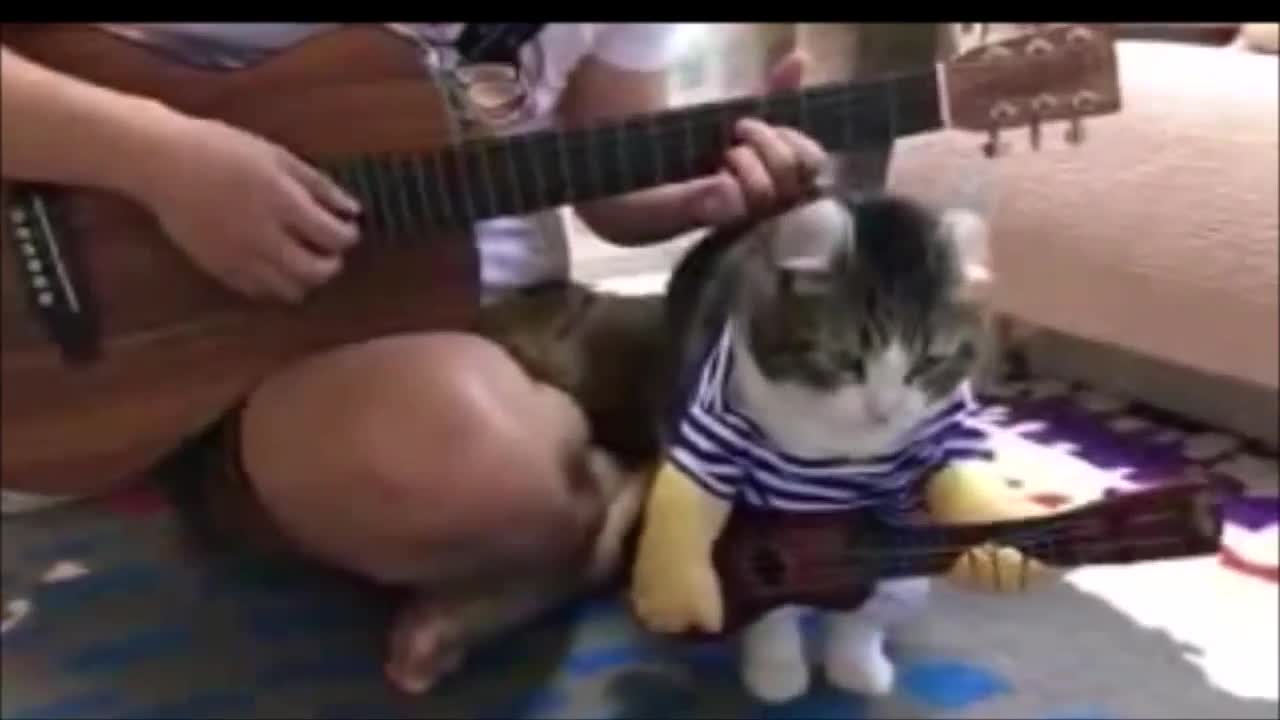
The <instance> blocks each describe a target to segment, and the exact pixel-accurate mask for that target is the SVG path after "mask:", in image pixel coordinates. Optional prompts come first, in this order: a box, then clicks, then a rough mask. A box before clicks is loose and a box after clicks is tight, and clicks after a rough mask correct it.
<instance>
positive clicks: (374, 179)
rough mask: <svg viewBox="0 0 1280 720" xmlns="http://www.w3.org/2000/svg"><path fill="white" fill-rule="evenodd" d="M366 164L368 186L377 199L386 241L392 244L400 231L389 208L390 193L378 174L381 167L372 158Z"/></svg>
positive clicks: (368, 158) (384, 180) (380, 174)
mask: <svg viewBox="0 0 1280 720" xmlns="http://www.w3.org/2000/svg"><path fill="white" fill-rule="evenodd" d="M366 162H367V163H368V166H369V180H370V183H369V185H370V187H371V188H373V194H374V195H375V196H376V198H377V205H378V212H379V213H381V214H382V221H383V224H384V225H385V226H386V229H387V237H386V239H387V241H389V242H392V243H394V242H396V241H398V240H399V238H400V236H401V234H402V229H401V228H399V227H397V223H396V214H395V211H394V210H393V209H392V207H391V197H390V195H391V191H390V190H389V189H388V183H387V182H386V178H385V177H383V176H382V173H381V172H380V168H381V166H380V165H378V163H377V162H376V161H375V160H374V158H373V157H372V156H369V157H367V159H366Z"/></svg>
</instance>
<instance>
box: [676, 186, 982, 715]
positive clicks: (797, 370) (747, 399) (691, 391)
mask: <svg viewBox="0 0 1280 720" xmlns="http://www.w3.org/2000/svg"><path fill="white" fill-rule="evenodd" d="M981 229H982V225H981V223H980V222H979V223H976V224H975V223H973V222H972V218H971V217H969V216H960V215H956V214H946V215H939V214H935V213H932V212H930V211H928V210H925V209H924V208H922V207H919V206H917V205H915V204H913V203H910V202H908V201H905V200H902V199H899V198H893V197H869V198H858V199H840V198H834V197H828V198H822V199H819V200H817V201H815V202H812V203H810V204H807V205H805V206H803V207H800V208H796V209H794V210H791V211H789V212H786V213H783V214H781V215H779V216H777V217H774V218H770V219H767V220H764V221H762V222H759V223H756V224H753V225H748V226H743V227H739V228H733V229H729V230H724V231H721V232H718V233H714V234H712V235H711V236H708V237H707V238H706V239H704V240H703V242H701V243H700V244H699V245H698V246H697V247H696V248H695V249H694V250H693V251H692V252H691V253H690V254H689V255H688V256H687V257H686V258H685V260H684V261H683V262H682V263H681V265H680V267H679V268H678V269H677V271H676V273H675V274H674V275H673V277H672V280H671V283H670V286H669V290H668V296H667V323H668V330H669V332H670V333H671V335H670V337H671V338H672V339H673V344H672V348H671V350H672V355H671V367H672V369H673V370H674V374H675V378H676V380H677V382H676V383H675V384H674V387H676V388H678V392H676V393H675V394H674V395H673V396H672V397H671V399H670V402H669V403H668V411H669V412H668V415H667V419H668V421H667V426H666V428H665V434H666V439H667V442H668V445H669V446H670V448H672V450H673V458H675V459H676V461H677V462H680V459H679V458H680V455H679V453H680V452H684V453H685V455H686V456H690V457H691V456H693V455H698V457H697V458H693V459H690V460H686V461H685V463H684V467H683V469H685V470H686V471H688V472H689V473H690V474H691V475H692V476H694V477H695V478H696V477H697V476H698V475H699V474H700V473H699V468H698V463H699V462H701V461H703V460H705V462H706V463H707V464H706V465H705V466H704V468H705V467H720V466H722V465H723V464H724V461H725V456H724V455H720V456H714V455H712V454H711V453H712V451H711V450H709V449H708V446H707V444H706V443H707V442H709V440H708V438H711V436H712V435H713V434H714V433H719V432H720V431H721V429H724V430H726V432H729V431H731V430H732V428H730V427H729V425H730V424H733V423H737V424H738V425H739V426H742V427H745V426H746V425H745V424H744V423H742V422H741V419H742V417H745V418H747V419H749V422H750V424H753V425H754V426H755V428H754V429H753V433H754V434H752V435H751V438H752V440H751V442H760V443H764V444H767V445H768V446H769V448H768V449H769V452H770V453H774V454H775V455H777V456H778V457H782V458H784V460H780V461H778V463H775V464H766V465H764V466H763V467H761V468H748V469H747V470H746V471H744V472H745V473H746V474H747V475H749V474H750V473H751V472H755V471H758V472H760V473H762V474H763V477H764V478H765V479H764V480H763V481H761V480H759V479H758V478H757V479H752V480H750V481H746V480H744V481H743V484H750V483H755V484H754V485H752V487H751V489H749V490H748V489H741V488H740V489H739V490H738V491H737V494H735V495H734V496H733V498H732V499H731V498H729V497H728V495H727V494H725V493H724V491H723V490H722V488H721V487H714V484H715V483H716V482H718V480H716V479H714V478H712V477H711V475H714V472H710V471H705V470H704V471H702V472H701V474H702V476H703V477H704V478H706V480H707V482H703V483H701V484H703V486H704V489H709V490H712V491H713V492H717V493H719V494H722V496H723V497H724V498H725V499H731V501H733V502H738V501H747V502H756V503H757V504H766V505H768V504H770V503H771V502H775V503H776V504H775V505H774V506H775V507H788V506H786V505H782V504H781V503H783V502H784V501H791V500H794V501H795V502H794V507H796V508H804V507H806V506H805V504H804V503H803V502H801V501H802V500H804V499H805V498H806V497H807V496H806V495H804V493H805V492H807V491H808V489H810V487H812V489H813V492H814V493H819V491H821V493H823V494H817V495H813V496H812V498H811V499H813V500H814V501H815V502H818V503H819V504H821V505H827V506H832V505H833V504H834V506H841V503H847V504H848V506H849V507H853V506H859V505H863V506H865V505H866V504H867V503H870V502H877V503H878V502H881V501H880V500H868V498H870V497H873V496H874V497H879V496H880V495H879V489H878V488H875V487H861V486H859V487H855V488H854V489H853V490H851V491H850V492H849V493H847V499H842V498H844V497H845V496H844V495H837V494H834V493H831V492H830V491H829V490H828V489H827V488H821V487H817V486H805V485H804V484H803V482H800V483H799V484H794V485H789V484H788V483H794V482H796V480H795V479H794V478H789V477H785V473H784V472H782V471H780V470H779V469H778V468H780V467H782V468H785V466H786V465H785V463H786V462H787V459H791V460H794V461H795V462H806V461H820V462H826V461H830V460H841V461H849V462H850V463H852V464H854V465H855V466H856V464H857V463H859V462H863V461H867V462H871V461H879V460H882V459H883V458H885V457H890V456H896V455H895V453H897V454H899V455H901V454H902V453H909V452H910V445H911V442H912V440H911V439H910V437H909V436H912V434H913V433H915V432H917V430H918V428H920V427H921V426H922V423H924V422H925V421H929V422H935V420H936V418H938V417H939V413H940V412H941V411H943V409H944V408H947V407H950V406H953V405H954V402H955V399H956V397H957V396H958V395H967V389H966V388H965V387H964V380H965V378H966V377H967V376H968V374H969V373H970V372H971V371H972V368H973V363H974V358H975V355H976V352H975V351H976V348H977V347H978V343H979V335H980V330H981V326H982V320H981V319H982V314H981V311H980V309H979V308H978V307H977V303H976V302H975V301H974V299H973V298H972V297H971V294H970V293H969V292H968V286H967V279H966V274H965V258H966V256H967V255H969V254H971V250H970V246H971V245H972V244H973V243H974V242H977V241H980V240H981V237H980V234H981ZM717 352H718V353H720V354H721V355H726V356H727V357H725V358H724V359H723V360H720V361H717V360H715V358H716V354H717ZM716 363H720V364H724V365H725V367H726V368H727V369H725V370H724V371H723V377H722V380H720V381H719V382H720V383H721V384H720V385H718V386H717V388H718V389H716V390H714V393H716V397H717V400H716V401H717V402H720V401H719V399H718V397H719V395H720V394H723V395H724V397H725V400H724V402H725V403H726V404H727V406H728V405H731V406H732V413H736V415H734V416H730V417H727V418H726V419H725V421H724V422H725V423H726V425H724V426H723V427H720V426H717V425H716V424H715V423H716V422H718V420H716V419H715V418H703V420H705V422H704V423H703V424H697V423H695V424H694V425H693V426H691V427H686V425H687V424H688V423H689V422H690V420H689V414H688V413H690V412H692V411H689V410H688V408H689V407H690V403H691V402H693V403H697V402H699V401H698V400H697V394H698V393H704V394H705V393H706V392H708V391H707V389H706V386H707V379H706V378H707V377H708V374H707V372H705V371H704V370H703V368H704V367H707V366H710V365H712V364H716ZM716 367H719V365H718V364H717V365H716ZM718 372H719V371H718ZM690 398H693V400H692V401H691V400H690ZM707 407H710V406H707ZM726 412H728V411H726ZM682 423H684V424H682ZM718 427H720V429H717V428H718ZM710 442H721V439H719V438H711V440H710ZM738 442H744V441H743V440H741V439H739V440H738ZM925 442H935V441H934V440H932V439H928V440H926V441H925ZM681 443H683V446H682V444H681ZM904 448H906V449H904ZM734 450H735V451H739V452H740V451H741V448H734ZM751 450H752V452H755V448H752V449H751ZM703 451H706V452H705V454H700V453H703ZM723 452H727V451H723ZM708 457H712V458H714V459H712V460H706V458H708ZM717 463H719V464H717ZM779 463H780V464H779ZM744 477H745V476H744ZM866 477H871V476H870V475H867V476H866ZM800 480H801V481H803V478H801V479H800ZM854 482H861V480H859V478H858V477H857V476H855V477H854ZM886 482H888V481H886ZM894 482H897V483H899V484H900V485H902V489H901V491H900V492H899V491H897V490H892V491H891V492H889V493H888V494H886V495H885V497H890V496H892V497H893V498H894V500H892V501H888V500H886V501H884V504H885V505H886V507H888V506H890V505H892V506H893V509H892V510H886V512H891V513H899V514H900V513H902V512H905V511H906V509H909V508H911V507H912V506H913V505H915V502H914V501H915V497H914V495H913V493H914V492H915V488H914V487H911V486H909V484H908V483H904V482H900V481H898V480H894ZM709 483H710V484H709ZM775 490H776V492H774V491H775ZM793 490H794V491H795V492H794V493H792V491H793ZM770 492H774V495H773V496H772V497H773V498H774V500H773V501H771V500H769V499H768V498H765V497H764V496H766V495H769V493H770ZM897 519H902V518H897ZM927 591H928V582H927V580H925V579H922V578H919V579H917V578H911V579H906V580H899V581H892V582H885V583H881V585H880V586H879V587H878V588H877V592H876V593H875V595H874V596H873V597H872V599H871V600H869V601H868V602H867V603H866V604H865V605H863V606H862V607H860V608H859V609H857V610H855V611H852V612H845V613H829V614H828V617H827V631H826V633H825V634H824V638H825V642H826V647H825V650H824V658H823V659H824V664H825V668H826V673H827V675H828V678H829V679H830V680H831V681H832V682H833V683H834V684H836V685H838V686H841V687H844V688H847V689H849V690H853V691H856V692H861V693H867V694H883V693H885V692H887V691H888V690H889V689H890V688H891V687H892V684H893V666H892V664H891V663H890V661H889V660H888V659H887V657H886V656H885V654H884V637H885V632H886V630H888V629H889V628H890V627H891V626H892V625H893V624H895V623H897V622H899V621H901V620H903V619H905V618H907V617H910V616H911V615H912V614H914V613H915V612H916V611H917V610H918V609H919V608H920V607H921V605H922V604H923V601H924V599H925V596H926V594H927ZM796 611H797V609H796V608H782V609H779V610H776V611H774V612H773V613H771V614H769V615H767V616H765V617H764V618H762V619H761V620H759V621H758V622H757V623H755V624H754V625H752V626H751V627H749V628H748V629H747V630H746V631H745V632H744V634H743V638H742V652H743V657H742V673H743V680H744V682H745V684H746V685H747V686H748V688H749V689H750V690H751V692H752V693H753V694H755V695H757V696H758V697H761V698H762V699H765V700H771V701H781V700H786V699H788V698H791V697H794V696H796V695H798V694H800V693H802V692H803V691H804V690H805V689H806V688H807V687H808V684H809V673H810V671H809V667H808V663H807V661H806V659H805V655H804V650H803V647H802V643H801V633H800V626H799V623H798V618H797V612H796Z"/></svg>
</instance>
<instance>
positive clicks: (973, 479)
mask: <svg viewBox="0 0 1280 720" xmlns="http://www.w3.org/2000/svg"><path fill="white" fill-rule="evenodd" d="M989 468H990V465H988V464H986V463H954V464H951V465H948V466H947V467H945V468H943V469H942V470H940V471H938V472H937V473H936V474H935V475H934V476H933V478H932V479H930V481H929V486H928V488H927V489H926V495H925V497H926V503H927V505H928V508H929V515H930V518H931V519H932V520H933V521H934V522H936V523H938V524H940V525H967V524H977V523H993V522H1000V521H1004V520H1022V519H1026V518H1030V517H1036V516H1041V515H1047V514H1049V512H1050V511H1049V510H1047V509H1045V508H1042V507H1040V506H1038V505H1035V504H1034V503H1031V502H1029V501H1027V500H1026V499H1025V498H1023V497H1022V496H1021V495H1020V494H1018V493H1014V492H1011V491H1010V490H1009V488H1008V487H1007V486H1006V485H1005V482H1004V479H1003V478H1001V477H997V476H993V474H992V473H991V472H990V470H989ZM1052 576H1056V573H1055V572H1054V571H1053V570H1052V569H1051V568H1049V567H1048V566H1046V565H1044V564H1043V563H1041V562H1040V561H1038V560H1035V559H1032V558H1030V557H1027V556H1026V554H1025V553H1023V552H1021V551H1019V550H1017V549H1015V548H1011V547H1007V546H998V545H995V544H987V545H981V546H978V547H974V548H970V549H969V550H968V551H966V552H965V553H964V554H963V555H961V556H960V557H959V559H957V560H956V564H955V565H953V566H952V568H951V571H950V572H949V573H948V574H947V579H948V580H950V581H951V582H953V583H955V584H957V585H959V586H960V587H963V588H965V589H968V590H979V591H986V592H996V593H1011V592H1021V591H1023V590H1026V589H1028V588H1029V587H1031V586H1032V585H1034V584H1037V583H1038V582H1040V581H1042V580H1044V579H1046V578H1047V577H1052Z"/></svg>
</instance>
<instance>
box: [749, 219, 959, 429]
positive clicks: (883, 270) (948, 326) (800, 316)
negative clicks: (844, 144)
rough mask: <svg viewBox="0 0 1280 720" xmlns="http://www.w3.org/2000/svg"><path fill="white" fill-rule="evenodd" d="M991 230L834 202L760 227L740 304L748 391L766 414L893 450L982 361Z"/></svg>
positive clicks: (950, 220) (763, 414)
mask: <svg viewBox="0 0 1280 720" xmlns="http://www.w3.org/2000/svg"><path fill="white" fill-rule="evenodd" d="M983 229H984V226H983V225H982V224H981V222H976V223H975V222H973V219H972V216H968V215H965V216H962V215H959V214H954V213H953V214H938V213H934V212H931V211H928V210H926V209H924V208H923V207H921V206H919V205H916V204H914V203H912V202H909V201H907V200H904V199H901V198H896V197H871V198H863V199H855V200H838V199H834V198H825V199H822V200H818V201H815V202H813V203H810V204H808V205H806V206H803V207H801V208H797V209H795V210H792V211H790V212H788V213H786V214H784V215H781V216H779V217H777V218H775V219H773V220H772V221H770V222H768V223H767V224H764V225H762V226H760V227H759V228H757V230H756V231H755V232H754V233H752V235H753V237H750V238H748V239H747V242H753V243H755V247H754V249H753V254H752V256H751V257H750V258H749V259H748V261H747V279H746V282H744V283H743V284H742V285H741V292H743V293H744V297H742V298H741V302H739V303H737V307H738V308H739V313H738V321H739V325H740V326H742V327H745V328H746V331H745V332H744V333H741V336H740V337H739V352H738V354H739V355H741V356H742V357H741V360H742V361H743V366H744V374H745V376H746V384H747V385H749V386H754V387H752V388H751V389H749V390H748V391H747V394H748V395H751V396H754V397H755V401H754V402H752V404H753V405H759V404H760V403H765V404H767V405H770V406H773V407H774V408H775V409H776V410H777V412H774V411H771V410H769V409H768V408H766V407H759V408H757V409H758V411H759V412H757V415H758V416H760V417H765V416H776V417H788V415H790V417H791V418H794V417H795V415H794V414H792V413H794V412H799V413H800V414H802V415H807V416H809V417H811V418H813V419H814V423H815V424H824V423H829V424H830V425H831V426H832V427H834V428H839V431H840V434H841V436H842V440H841V442H845V443H847V442H848V439H847V438H848V431H850V430H857V431H859V432H860V433H861V434H862V435H864V436H867V437H868V438H872V437H874V438H878V439H881V440H884V441H889V440H890V439H892V438H893V437H895V436H896V435H897V434H900V433H902V432H904V431H906V430H908V429H910V428H911V427H912V426H914V425H915V424H916V423H917V422H919V421H920V420H921V419H922V418H923V416H925V415H926V414H928V413H929V412H930V411H931V410H932V409H933V408H934V407H935V406H936V405H937V404H938V403H940V402H942V401H944V400H945V399H947V398H948V396H949V395H950V394H951V393H952V392H954V391H955V390H956V389H957V388H958V387H959V385H960V384H961V382H962V381H963V380H964V379H965V378H966V377H968V375H969V374H970V373H971V371H972V370H973V367H974V363H975V361H976V358H977V349H978V343H979V340H980V337H979V335H980V332H981V318H982V315H981V311H980V308H979V306H978V303H977V301H976V299H975V298H974V294H973V293H972V292H970V289H971V288H970V286H969V283H968V281H967V279H966V273H965V258H966V257H967V256H968V255H970V254H971V252H970V251H969V250H968V248H967V246H969V245H972V244H974V243H976V242H980V241H981V238H975V237H974V234H975V233H977V234H979V235H980V234H981V233H982V231H983ZM752 376H755V377H754V382H753V378H752ZM780 404H783V405H791V406H794V407H791V408H790V411H789V412H782V408H780V407H778V406H779V405H780ZM766 422H767V421H766ZM802 424H803V423H802Z"/></svg>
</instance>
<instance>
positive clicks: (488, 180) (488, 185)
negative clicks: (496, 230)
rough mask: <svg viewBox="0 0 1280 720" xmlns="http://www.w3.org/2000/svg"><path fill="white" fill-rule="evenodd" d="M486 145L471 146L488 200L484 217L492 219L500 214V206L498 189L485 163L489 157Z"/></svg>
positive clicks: (491, 170) (489, 168) (490, 169)
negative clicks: (487, 209)
mask: <svg viewBox="0 0 1280 720" xmlns="http://www.w3.org/2000/svg"><path fill="white" fill-rule="evenodd" d="M487 144H488V143H477V144H475V145H473V146H472V153H473V154H474V155H475V156H476V162H478V163H480V171H481V173H480V174H481V176H482V179H483V181H484V183H483V184H484V187H485V190H487V191H488V192H487V193H486V196H487V197H488V199H489V212H488V213H487V214H486V216H487V217H493V216H495V215H498V214H500V212H501V210H502V206H501V205H499V204H498V188H497V186H496V185H495V184H494V180H493V168H491V167H490V166H489V163H488V162H486V161H487V160H488V155H489V153H488V152H486V151H485V150H486V145H487Z"/></svg>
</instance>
